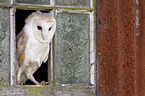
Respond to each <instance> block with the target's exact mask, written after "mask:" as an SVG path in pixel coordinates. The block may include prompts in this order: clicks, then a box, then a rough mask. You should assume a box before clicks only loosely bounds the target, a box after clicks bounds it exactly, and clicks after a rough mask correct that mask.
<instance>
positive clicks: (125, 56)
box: [97, 0, 141, 96]
mask: <svg viewBox="0 0 145 96" xmlns="http://www.w3.org/2000/svg"><path fill="white" fill-rule="evenodd" d="M97 16H98V17H97V25H98V26H97V29H98V31H97V32H98V35H97V36H98V37H97V38H98V50H97V51H98V56H97V59H98V60H97V64H98V66H97V96H137V86H136V83H137V82H136V65H137V62H136V61H137V59H136V3H135V0H97ZM139 96H141V95H139Z"/></svg>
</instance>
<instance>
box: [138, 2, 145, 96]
mask: <svg viewBox="0 0 145 96" xmlns="http://www.w3.org/2000/svg"><path fill="white" fill-rule="evenodd" d="M136 1H137V2H136V3H137V4H136V5H137V7H136V8H137V9H136V15H137V22H136V28H137V32H136V38H137V42H136V43H137V65H136V69H137V71H136V72H137V73H136V77H137V79H136V80H137V82H136V85H137V96H145V2H144V0H136Z"/></svg>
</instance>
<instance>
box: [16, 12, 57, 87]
mask: <svg viewBox="0 0 145 96" xmlns="http://www.w3.org/2000/svg"><path fill="white" fill-rule="evenodd" d="M55 30H56V21H55V19H54V17H52V16H51V15H50V14H49V13H41V12H40V11H37V12H33V13H32V14H31V15H29V16H28V17H27V19H26V20H25V26H24V28H23V29H22V31H21V32H20V33H19V34H18V36H17V58H18V69H17V83H18V84H20V83H22V82H23V83H24V82H25V81H26V80H27V79H30V80H31V81H33V82H34V83H35V84H39V82H37V81H36V80H35V78H34V77H33V74H34V72H35V71H36V70H37V69H38V68H39V67H40V66H41V64H42V62H46V61H47V59H48V53H49V43H50V41H51V39H52V38H53V35H54V33H55Z"/></svg>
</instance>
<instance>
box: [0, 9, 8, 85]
mask: <svg viewBox="0 0 145 96" xmlns="http://www.w3.org/2000/svg"><path fill="white" fill-rule="evenodd" d="M9 18H10V11H9V9H0V85H1V84H2V85H3V84H4V85H6V84H9V69H10V68H9V66H10V65H9V64H10V59H9V58H10V57H9V56H10V54H9V50H10V47H9V45H10V41H9V40H10V38H9V34H10V33H9V31H10V30H9V29H10V24H9V23H10V19H9Z"/></svg>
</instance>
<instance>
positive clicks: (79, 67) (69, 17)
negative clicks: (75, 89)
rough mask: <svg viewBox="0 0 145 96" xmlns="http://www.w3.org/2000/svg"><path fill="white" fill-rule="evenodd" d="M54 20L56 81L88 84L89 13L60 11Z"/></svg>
mask: <svg viewBox="0 0 145 96" xmlns="http://www.w3.org/2000/svg"><path fill="white" fill-rule="evenodd" d="M56 20H57V31H56V45H55V46H56V65H55V66H56V82H57V83H59V84H88V83H89V68H90V66H89V56H90V55H89V29H90V23H89V22H90V21H89V14H80V13H65V12H62V13H58V14H57V16H56Z"/></svg>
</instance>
